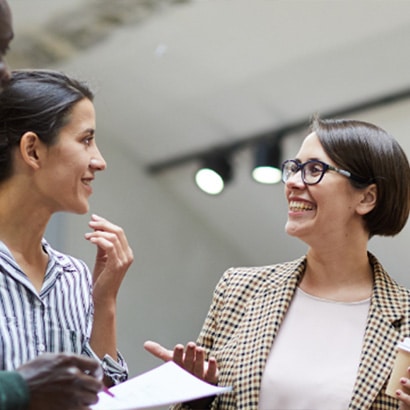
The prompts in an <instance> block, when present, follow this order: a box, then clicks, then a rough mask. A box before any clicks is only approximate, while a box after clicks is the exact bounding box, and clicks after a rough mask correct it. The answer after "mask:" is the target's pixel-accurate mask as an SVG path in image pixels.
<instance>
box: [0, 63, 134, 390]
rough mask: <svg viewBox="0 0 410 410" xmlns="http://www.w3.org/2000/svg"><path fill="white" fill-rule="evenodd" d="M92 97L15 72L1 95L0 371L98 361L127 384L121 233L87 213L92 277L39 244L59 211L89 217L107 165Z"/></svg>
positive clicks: (54, 77) (71, 85) (70, 84)
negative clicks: (39, 361) (120, 320)
mask: <svg viewBox="0 0 410 410" xmlns="http://www.w3.org/2000/svg"><path fill="white" fill-rule="evenodd" d="M92 101H93V94H92V92H91V91H90V89H89V88H88V87H87V86H86V85H85V84H84V83H81V82H79V81H76V80H75V79H72V78H69V77H68V76H66V75H64V74H63V73H60V72H56V71H51V70H16V71H13V72H12V73H11V78H10V81H9V82H8V84H7V85H6V86H5V87H4V88H3V90H2V92H1V93H0V153H1V155H0V369H3V370H13V369H16V368H17V367H19V366H20V365H22V364H23V363H25V362H27V361H29V360H32V359H34V358H35V357H37V356H39V355H41V354H42V353H45V352H49V353H59V352H66V353H75V354H84V355H87V356H89V357H92V358H95V359H97V360H98V361H99V362H100V363H101V365H102V367H103V369H104V374H105V377H104V382H105V384H106V385H112V384H115V383H119V382H121V381H124V380H125V379H126V378H127V373H128V372H127V365H126V363H125V361H124V359H123V357H122V356H121V354H120V353H119V352H118V350H117V343H116V329H115V325H116V323H115V321H116V297H117V293H118V290H119V288H120V285H121V282H122V280H123V278H124V276H125V273H126V271H127V270H128V268H129V266H130V265H131V263H132V261H133V253H132V250H131V248H130V247H129V245H128V242H127V238H126V236H125V234H124V231H123V230H122V229H121V228H120V227H118V226H116V225H114V224H113V223H111V222H109V221H108V220H106V219H104V218H102V217H100V216H97V215H92V216H91V221H90V222H89V226H90V228H91V232H89V233H87V234H86V239H87V240H89V241H90V242H91V243H93V244H95V245H96V247H97V257H96V264H95V268H94V271H93V274H91V273H90V271H89V269H88V268H87V266H86V265H85V263H84V262H82V261H81V260H79V259H76V258H74V257H72V256H69V255H66V254H63V253H61V252H58V251H56V250H55V249H53V248H52V247H51V246H50V244H49V243H48V242H47V241H46V240H45V239H44V232H45V229H46V227H47V224H48V222H49V220H50V218H51V216H52V215H53V214H54V213H56V212H72V213H77V214H85V213H86V212H88V210H89V204H88V198H89V196H90V195H91V194H92V188H91V183H92V181H93V180H94V177H95V174H96V172H97V171H102V170H104V169H105V167H106V163H105V160H104V158H103V157H102V155H101V153H100V151H99V150H98V148H97V145H96V142H95V128H96V126H95V112H94V105H93V102H92Z"/></svg>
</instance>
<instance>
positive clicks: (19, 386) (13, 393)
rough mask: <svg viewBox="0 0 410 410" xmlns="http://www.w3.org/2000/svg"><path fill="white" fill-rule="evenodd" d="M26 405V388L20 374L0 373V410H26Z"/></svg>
mask: <svg viewBox="0 0 410 410" xmlns="http://www.w3.org/2000/svg"><path fill="white" fill-rule="evenodd" d="M28 403H29V391H28V387H27V385H26V382H25V381H24V379H23V378H22V377H21V376H20V374H19V373H17V372H12V371H0V409H1V410H26V409H28Z"/></svg>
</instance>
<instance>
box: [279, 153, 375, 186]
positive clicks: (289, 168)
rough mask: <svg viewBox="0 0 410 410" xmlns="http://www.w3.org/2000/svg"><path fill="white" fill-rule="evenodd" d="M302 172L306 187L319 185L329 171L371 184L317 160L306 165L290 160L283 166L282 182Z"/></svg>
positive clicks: (367, 180) (364, 179) (312, 160)
mask: <svg viewBox="0 0 410 410" xmlns="http://www.w3.org/2000/svg"><path fill="white" fill-rule="evenodd" d="M299 171H301V176H302V181H303V183H304V184H306V185H315V184H318V183H319V182H320V181H321V180H322V178H323V175H325V173H326V172H327V171H335V172H337V173H338V174H340V175H343V176H345V177H346V178H350V179H353V180H354V181H356V182H359V183H361V184H370V183H371V180H370V179H366V178H362V177H359V176H357V175H354V174H352V173H351V172H349V171H346V170H344V169H340V168H336V167H334V166H332V165H329V164H326V163H325V162H322V161H319V160H317V159H311V160H309V161H306V162H304V163H300V162H298V161H296V160H293V159H289V160H287V161H285V162H283V164H282V182H284V183H286V182H287V181H288V179H289V178H291V177H292V176H293V175H295V174H296V173H298V172H299Z"/></svg>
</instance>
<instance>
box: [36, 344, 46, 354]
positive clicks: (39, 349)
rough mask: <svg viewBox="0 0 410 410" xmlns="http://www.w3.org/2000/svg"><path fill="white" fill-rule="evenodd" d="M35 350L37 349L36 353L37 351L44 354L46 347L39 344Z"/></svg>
mask: <svg viewBox="0 0 410 410" xmlns="http://www.w3.org/2000/svg"><path fill="white" fill-rule="evenodd" d="M37 348H38V351H39V352H44V350H46V347H45V346H44V345H43V343H40V344H39V345H38V346H37Z"/></svg>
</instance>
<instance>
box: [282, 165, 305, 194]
mask: <svg viewBox="0 0 410 410" xmlns="http://www.w3.org/2000/svg"><path fill="white" fill-rule="evenodd" d="M286 186H287V187H288V188H299V189H300V188H304V187H305V183H304V182H303V179H302V171H301V170H300V169H299V170H298V171H297V172H295V173H294V174H292V175H291V176H289V177H288V180H287V181H286Z"/></svg>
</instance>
